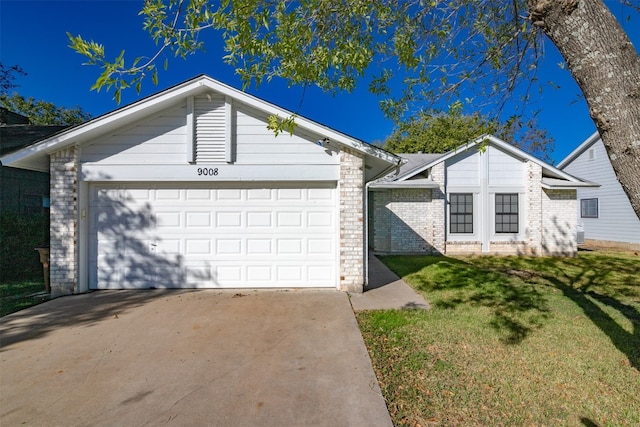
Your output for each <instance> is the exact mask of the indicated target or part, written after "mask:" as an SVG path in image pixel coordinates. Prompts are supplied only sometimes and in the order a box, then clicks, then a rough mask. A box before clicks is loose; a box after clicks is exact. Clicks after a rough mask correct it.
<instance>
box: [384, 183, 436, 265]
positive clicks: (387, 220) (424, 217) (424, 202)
mask: <svg viewBox="0 0 640 427" xmlns="http://www.w3.org/2000/svg"><path fill="white" fill-rule="evenodd" d="M373 194H374V221H373V224H372V226H373V227H374V232H373V236H374V241H373V242H372V244H373V248H374V250H375V251H376V252H378V253H402V254H419V253H422V254H424V253H427V254H430V253H432V252H433V246H432V244H431V242H432V241H433V227H432V220H431V194H432V190H430V189H397V190H383V191H374V192H373Z"/></svg>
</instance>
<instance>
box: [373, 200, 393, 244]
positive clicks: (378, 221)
mask: <svg viewBox="0 0 640 427" xmlns="http://www.w3.org/2000/svg"><path fill="white" fill-rule="evenodd" d="M370 194H371V198H372V200H373V203H372V204H371V205H370V206H369V209H372V210H373V216H372V220H371V222H370V223H369V227H371V230H372V233H371V236H372V239H371V241H370V242H369V245H370V246H371V247H372V248H373V250H374V251H376V252H379V253H390V252H391V212H389V209H388V206H389V204H390V203H391V197H392V194H391V190H383V191H371V192H370Z"/></svg>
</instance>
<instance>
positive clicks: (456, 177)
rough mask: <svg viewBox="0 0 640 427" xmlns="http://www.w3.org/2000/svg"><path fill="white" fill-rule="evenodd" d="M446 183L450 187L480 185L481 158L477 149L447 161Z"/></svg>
mask: <svg viewBox="0 0 640 427" xmlns="http://www.w3.org/2000/svg"><path fill="white" fill-rule="evenodd" d="M446 170H447V174H446V183H447V186H449V187H466V186H474V185H480V156H479V155H478V150H476V149H475V148H474V149H472V150H469V151H464V152H462V153H460V154H458V155H456V156H454V157H452V158H450V159H448V160H447V161H446Z"/></svg>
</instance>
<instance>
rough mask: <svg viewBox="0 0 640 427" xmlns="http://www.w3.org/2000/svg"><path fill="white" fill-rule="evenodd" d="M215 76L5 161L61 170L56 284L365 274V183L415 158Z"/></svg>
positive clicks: (263, 283) (54, 184)
mask: <svg viewBox="0 0 640 427" xmlns="http://www.w3.org/2000/svg"><path fill="white" fill-rule="evenodd" d="M273 114H276V115H279V116H280V117H288V116H289V115H290V114H291V113H290V112H288V111H285V110H283V109H281V108H279V107H277V106H274V105H272V104H269V103H267V102H265V101H263V100H260V99H258V98H255V97H253V96H250V95H248V94H246V93H243V92H241V91H239V90H236V89H234V88H231V87H229V86H226V85H224V84H222V83H219V82H217V81H215V80H213V79H211V78H209V77H207V76H199V77H196V78H194V79H192V80H189V81H186V82H184V83H182V84H179V85H177V86H174V87H172V88H170V89H168V90H165V91H163V92H160V93H158V94H156V95H153V96H150V97H148V98H145V99H143V100H141V101H138V102H136V103H134V104H131V105H128V106H125V107H123V108H120V109H118V110H115V111H113V112H111V113H108V114H105V115H103V116H101V117H98V118H96V119H93V120H91V121H89V122H86V123H84V124H81V125H79V126H76V127H73V128H71V129H68V130H66V131H64V132H62V133H59V134H57V135H55V136H53V137H51V138H48V139H45V140H43V141H41V142H39V143H37V144H35V145H32V146H30V147H27V148H25V149H22V150H20V151H18V152H15V153H12V154H9V155H7V156H5V157H3V158H2V162H3V164H5V165H10V166H13V167H18V168H23V169H30V170H35V171H41V172H45V173H46V172H47V171H50V173H51V189H50V191H51V242H50V246H51V259H50V264H51V267H50V268H51V288H52V294H53V295H54V296H55V295H62V294H69V293H78V292H86V291H88V290H90V289H121V288H149V287H163V288H164V287H170V288H178V287H189V288H206V287H210V288H237V287H252V288H260V287H286V288H294V287H330V288H338V289H341V290H345V291H353V292H361V291H362V287H363V284H364V282H365V270H366V268H365V265H366V256H367V254H366V251H365V247H366V246H365V240H366V239H365V225H364V223H365V218H364V205H365V203H364V200H365V184H366V183H367V182H368V181H371V180H374V179H377V178H379V177H381V176H385V175H387V174H388V173H389V172H390V171H391V170H392V169H394V168H396V167H397V165H398V164H399V163H400V161H401V159H400V158H399V157H397V156H396V155H393V154H391V153H388V152H386V151H384V150H382V149H379V148H376V147H374V146H371V145H368V144H366V143H364V142H362V141H359V140H357V139H354V138H351V137H349V136H347V135H345V134H342V133H340V132H337V131H335V130H332V129H330V128H328V127H325V126H322V125H320V124H318V123H315V122H313V121H311V120H308V119H305V118H302V117H297V118H296V124H297V126H296V128H295V130H294V133H293V135H288V134H284V135H279V136H277V137H276V136H275V135H274V134H273V132H271V131H270V130H268V129H267V127H266V125H267V119H268V117H269V116H270V115H273Z"/></svg>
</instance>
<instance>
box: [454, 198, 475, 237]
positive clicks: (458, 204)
mask: <svg viewBox="0 0 640 427" xmlns="http://www.w3.org/2000/svg"><path fill="white" fill-rule="evenodd" d="M449 232H450V233H473V194H470V193H455V194H451V195H450V196H449Z"/></svg>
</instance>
